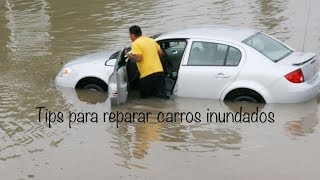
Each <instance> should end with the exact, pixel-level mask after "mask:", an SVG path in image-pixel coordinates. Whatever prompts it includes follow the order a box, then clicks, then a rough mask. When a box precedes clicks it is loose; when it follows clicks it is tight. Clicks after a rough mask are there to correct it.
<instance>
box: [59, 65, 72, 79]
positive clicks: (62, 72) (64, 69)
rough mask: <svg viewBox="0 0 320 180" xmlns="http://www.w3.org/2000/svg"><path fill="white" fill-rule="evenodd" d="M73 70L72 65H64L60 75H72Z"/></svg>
mask: <svg viewBox="0 0 320 180" xmlns="http://www.w3.org/2000/svg"><path fill="white" fill-rule="evenodd" d="M71 72H72V69H71V68H70V67H64V68H62V70H61V72H60V76H61V77H63V76H68V75H70V74H71Z"/></svg>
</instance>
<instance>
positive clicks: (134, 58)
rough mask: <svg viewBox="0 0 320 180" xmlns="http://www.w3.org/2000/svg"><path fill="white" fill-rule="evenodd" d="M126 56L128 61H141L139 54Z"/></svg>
mask: <svg viewBox="0 0 320 180" xmlns="http://www.w3.org/2000/svg"><path fill="white" fill-rule="evenodd" d="M127 56H128V57H129V59H131V60H133V61H141V60H142V55H141V54H131V53H127Z"/></svg>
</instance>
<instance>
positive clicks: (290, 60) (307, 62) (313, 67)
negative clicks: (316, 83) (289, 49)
mask: <svg viewBox="0 0 320 180" xmlns="http://www.w3.org/2000/svg"><path fill="white" fill-rule="evenodd" d="M278 63H279V64H280V65H289V66H293V67H294V68H296V69H299V68H300V69H301V71H302V73H303V76H304V80H305V82H311V81H313V79H315V78H316V76H317V74H318V69H319V63H318V62H317V57H316V55H315V54H314V53H299V52H294V53H292V54H291V55H290V56H288V57H286V58H285V59H283V60H281V61H279V62H278Z"/></svg>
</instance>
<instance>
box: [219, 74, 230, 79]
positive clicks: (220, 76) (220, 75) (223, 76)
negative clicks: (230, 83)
mask: <svg viewBox="0 0 320 180" xmlns="http://www.w3.org/2000/svg"><path fill="white" fill-rule="evenodd" d="M216 77H217V78H229V77H230V76H229V75H226V74H224V73H218V74H217V75H216Z"/></svg>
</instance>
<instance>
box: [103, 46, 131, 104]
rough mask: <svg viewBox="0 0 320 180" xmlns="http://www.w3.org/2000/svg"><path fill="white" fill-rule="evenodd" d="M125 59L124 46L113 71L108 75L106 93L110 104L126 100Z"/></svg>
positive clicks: (126, 78)
mask: <svg viewBox="0 0 320 180" xmlns="http://www.w3.org/2000/svg"><path fill="white" fill-rule="evenodd" d="M126 59H127V58H126V57H125V48H122V49H121V51H120V52H119V54H118V57H117V61H116V63H115V65H114V70H113V73H112V74H111V76H110V77H109V84H108V94H109V98H110V100H111V104H112V105H114V104H116V105H119V104H122V103H125V102H126V101H127V97H128V89H127V87H128V77H127V68H126Z"/></svg>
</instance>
